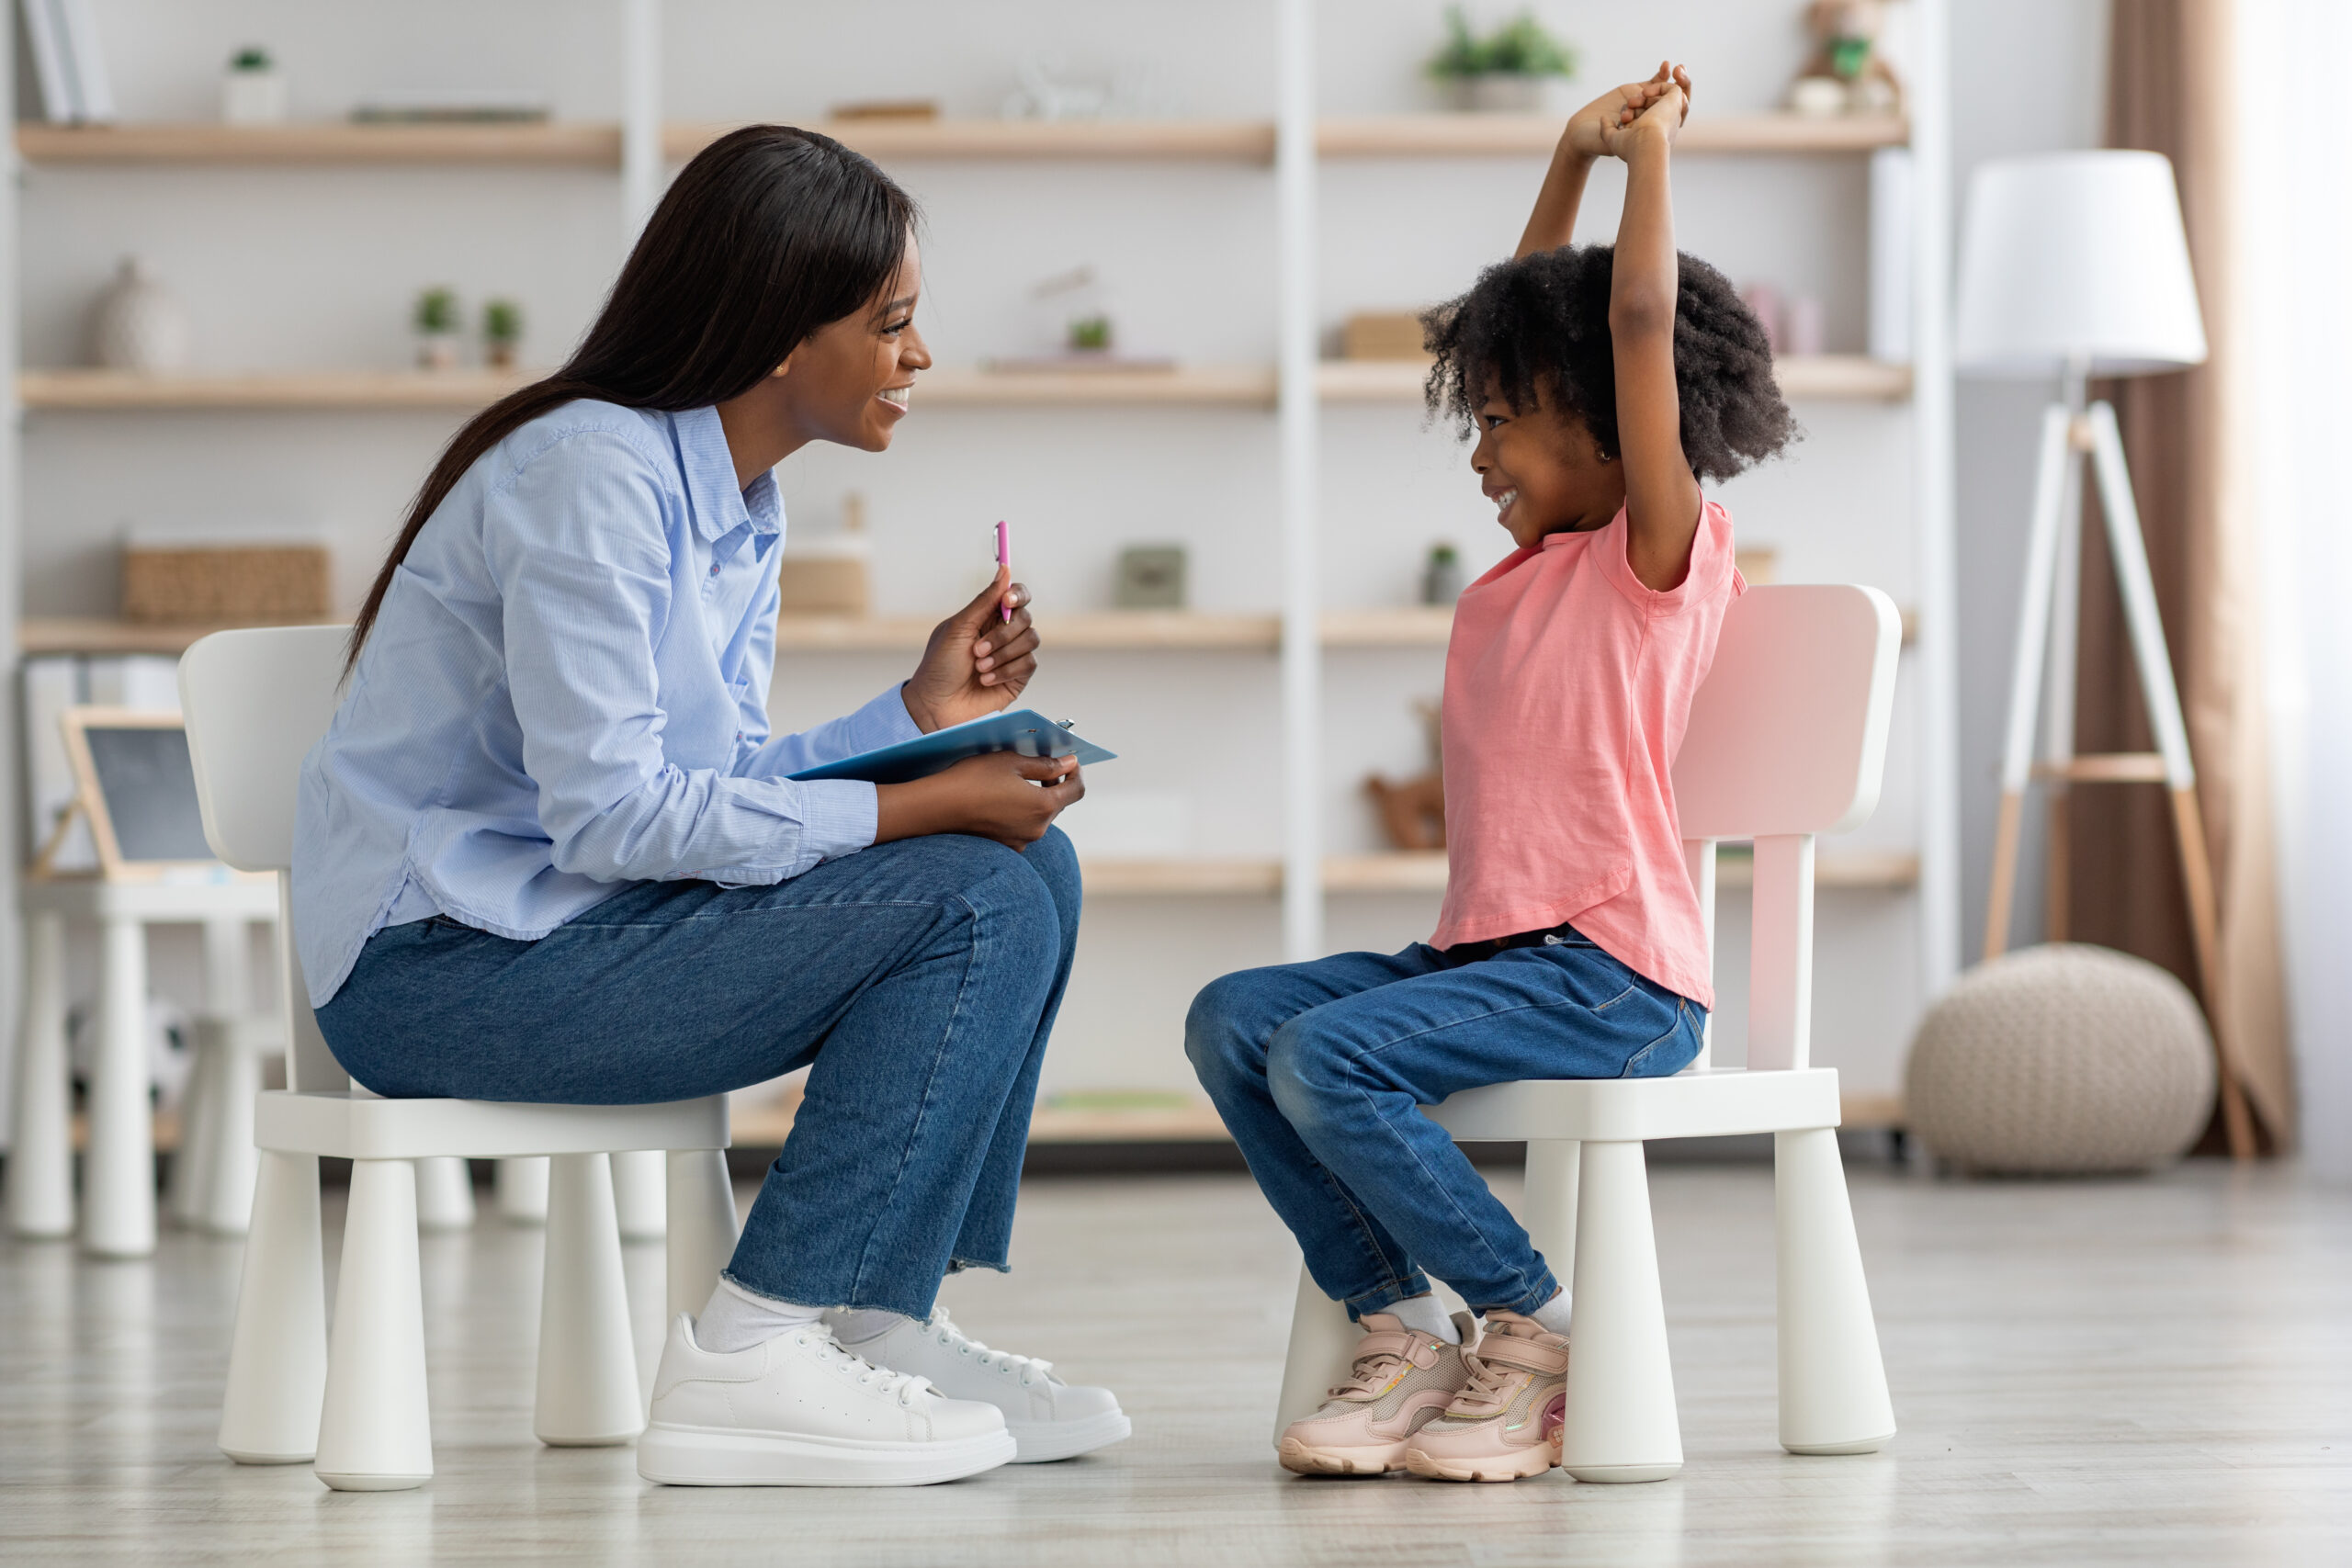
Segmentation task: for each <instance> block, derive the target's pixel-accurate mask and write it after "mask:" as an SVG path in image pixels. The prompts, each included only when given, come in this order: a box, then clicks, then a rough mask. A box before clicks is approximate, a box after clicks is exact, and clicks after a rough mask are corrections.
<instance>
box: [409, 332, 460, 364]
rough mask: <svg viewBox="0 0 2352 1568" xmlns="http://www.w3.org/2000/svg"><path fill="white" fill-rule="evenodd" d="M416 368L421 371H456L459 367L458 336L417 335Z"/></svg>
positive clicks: (438, 334)
mask: <svg viewBox="0 0 2352 1568" xmlns="http://www.w3.org/2000/svg"><path fill="white" fill-rule="evenodd" d="M416 367H417V368H418V369H420V370H455V369H456V368H457V367H458V334H457V333H417V334H416Z"/></svg>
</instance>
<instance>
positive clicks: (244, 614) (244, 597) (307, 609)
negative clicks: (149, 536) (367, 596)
mask: <svg viewBox="0 0 2352 1568" xmlns="http://www.w3.org/2000/svg"><path fill="white" fill-rule="evenodd" d="M328 569H329V562H328V558H327V549H326V547H325V546H324V545H307V544H251V545H173V546H159V545H149V544H139V543H132V544H126V545H125V546H123V547H122V615H123V618H124V619H125V620H129V621H137V622H141V623H142V624H145V625H150V626H153V625H181V626H187V625H204V626H235V625H240V624H244V625H269V624H272V623H277V624H284V623H286V622H291V621H316V620H324V619H325V618H326V615H327V608H328V587H327V582H328V575H329V570H328Z"/></svg>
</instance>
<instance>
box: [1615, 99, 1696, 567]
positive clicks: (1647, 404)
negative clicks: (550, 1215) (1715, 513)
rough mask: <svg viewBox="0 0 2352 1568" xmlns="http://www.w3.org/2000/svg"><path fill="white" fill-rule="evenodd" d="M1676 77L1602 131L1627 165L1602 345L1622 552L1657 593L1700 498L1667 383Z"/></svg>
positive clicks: (1683, 550) (1674, 266)
mask: <svg viewBox="0 0 2352 1568" xmlns="http://www.w3.org/2000/svg"><path fill="white" fill-rule="evenodd" d="M1687 80H1688V78H1687V77H1684V76H1683V75H1682V74H1681V73H1679V72H1677V73H1675V80H1674V81H1673V82H1672V83H1671V84H1670V85H1668V86H1667V87H1666V89H1665V90H1664V91H1663V92H1661V93H1659V94H1658V95H1657V97H1656V98H1654V99H1653V100H1652V101H1651V103H1650V104H1649V106H1648V107H1646V108H1645V109H1644V110H1643V111H1642V112H1641V114H1640V115H1639V116H1638V117H1637V118H1634V120H1633V121H1632V123H1630V124H1627V125H1624V126H1622V127H1617V128H1612V129H1611V130H1609V132H1608V142H1609V148H1608V150H1609V151H1610V152H1612V153H1614V154H1615V155H1616V156H1618V157H1620V158H1622V159H1623V160H1624V161H1625V211H1624V216H1623V218H1621V219H1620V220H1618V225H1617V250H1616V256H1615V259H1614V261H1613V262H1612V264H1611V268H1610V290H1609V339H1610V344H1611V351H1612V354H1613V356H1614V358H1615V360H1616V366H1617V445H1618V446H1619V449H1620V450H1619V456H1620V457H1623V459H1624V463H1625V524H1626V528H1627V531H1628V537H1627V540H1626V555H1627V557H1628V558H1629V561H1630V564H1631V565H1632V567H1633V569H1634V576H1636V577H1638V578H1640V579H1641V580H1642V581H1643V582H1644V583H1645V584H1646V585H1647V586H1649V587H1651V588H1654V589H1657V590H1659V591H1660V592H1663V591H1665V590H1667V589H1670V588H1674V587H1676V586H1678V585H1679V583H1680V582H1681V581H1682V579H1683V576H1684V574H1685V573H1686V572H1688V571H1689V570H1690V567H1691V540H1692V539H1693V538H1694V537H1696V536H1697V535H1698V532H1699V512H1700V508H1701V506H1702V504H1703V498H1702V496H1701V495H1700V493H1699V480H1698V479H1697V477H1696V476H1695V475H1693V474H1692V473H1691V463H1690V460H1689V459H1688V458H1687V457H1684V456H1683V453H1682V400H1681V396H1680V393H1679V390H1678V389H1677V388H1676V386H1675V380H1674V311H1675V300H1676V296H1677V294H1678V292H1679V288H1680V268H1679V264H1678V263H1677V260H1676V256H1675V249H1674V195H1673V189H1672V185H1671V182H1670V180H1669V179H1668V172H1669V165H1670V150H1671V148H1672V147H1673V144H1674V136H1675V132H1676V131H1678V130H1680V129H1681V126H1682V118H1683V110H1684V104H1685V89H1684V85H1683V84H1684V83H1685V82H1686V81H1687Z"/></svg>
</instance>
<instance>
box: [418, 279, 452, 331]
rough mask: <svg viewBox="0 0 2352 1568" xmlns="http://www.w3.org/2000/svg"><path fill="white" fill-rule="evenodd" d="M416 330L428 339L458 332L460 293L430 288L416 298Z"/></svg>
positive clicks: (446, 289) (447, 289) (449, 289)
mask: <svg viewBox="0 0 2352 1568" xmlns="http://www.w3.org/2000/svg"><path fill="white" fill-rule="evenodd" d="M416 330H417V331H418V332H419V333H422V334H423V335H424V336H426V337H441V336H444V335H446V334H447V333H454V332H456V331H458V291H457V290H456V289H454V288H428V289H425V290H424V292H423V293H421V294H419V295H418V296H417V297H416Z"/></svg>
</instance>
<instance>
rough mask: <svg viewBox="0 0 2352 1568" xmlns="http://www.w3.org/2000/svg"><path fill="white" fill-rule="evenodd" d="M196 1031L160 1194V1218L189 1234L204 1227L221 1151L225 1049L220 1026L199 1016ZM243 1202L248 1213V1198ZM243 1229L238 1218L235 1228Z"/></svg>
mask: <svg viewBox="0 0 2352 1568" xmlns="http://www.w3.org/2000/svg"><path fill="white" fill-rule="evenodd" d="M195 1028H196V1059H195V1061H194V1062H193V1063H191V1064H190V1066H189V1068H188V1075H187V1088H186V1089H183V1090H182V1091H181V1093H180V1145H179V1147H178V1148H177V1149H175V1150H174V1151H173V1152H172V1175H171V1179H170V1181H168V1182H167V1183H165V1185H164V1213H165V1214H166V1215H168V1216H170V1218H171V1221H172V1223H173V1224H176V1225H180V1226H184V1227H186V1228H188V1229H194V1228H196V1227H198V1226H200V1225H202V1224H204V1218H205V1214H206V1213H207V1211H208V1209H209V1206H210V1201H211V1197H212V1194H211V1190H210V1188H211V1179H212V1167H213V1162H214V1161H215V1159H217V1158H218V1157H219V1155H220V1096H221V1092H222V1086H221V1082H220V1068H221V1065H222V1062H221V1059H222V1053H223V1052H224V1051H226V1050H227V1048H228V1042H227V1041H226V1040H225V1039H224V1038H223V1037H222V1032H221V1028H220V1020H218V1019H214V1018H211V1017H209V1016H202V1015H199V1016H198V1018H197V1019H196V1021H195ZM246 1199H247V1207H248V1209H250V1208H251V1200H252V1194H251V1193H248V1194H246ZM243 1223H244V1221H243V1217H242V1216H241V1217H240V1218H239V1220H238V1224H240V1225H242V1224H243Z"/></svg>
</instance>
